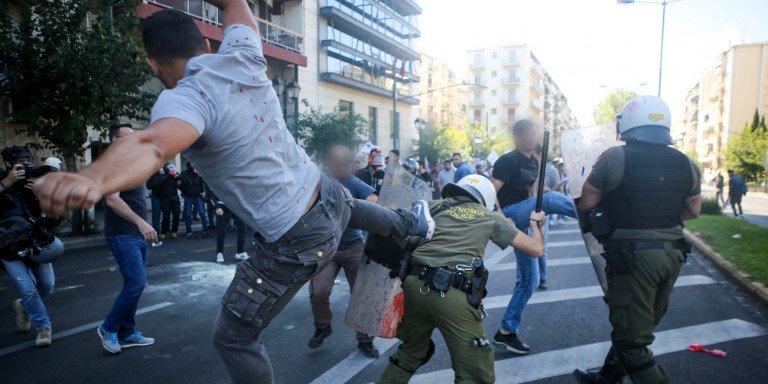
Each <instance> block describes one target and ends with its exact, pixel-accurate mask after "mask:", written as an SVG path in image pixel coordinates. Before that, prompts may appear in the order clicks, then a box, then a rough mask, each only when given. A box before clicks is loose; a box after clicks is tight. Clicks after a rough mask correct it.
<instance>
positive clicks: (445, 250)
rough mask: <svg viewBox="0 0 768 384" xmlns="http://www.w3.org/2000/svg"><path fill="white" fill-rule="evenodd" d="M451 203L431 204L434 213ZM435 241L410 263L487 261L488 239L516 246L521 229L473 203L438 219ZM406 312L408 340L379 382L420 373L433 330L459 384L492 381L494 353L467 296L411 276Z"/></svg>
mask: <svg viewBox="0 0 768 384" xmlns="http://www.w3.org/2000/svg"><path fill="white" fill-rule="evenodd" d="M443 202H449V203H454V202H455V201H454V200H452V199H446V200H436V201H433V202H431V203H430V210H432V211H433V212H434V211H435V209H436V207H437V206H438V205H440V204H441V203H443ZM434 220H435V227H436V228H437V230H436V231H435V234H434V236H433V237H432V240H431V241H429V242H425V243H422V244H421V245H420V246H419V247H417V248H416V250H415V251H414V252H413V255H412V258H411V263H412V264H416V265H421V266H426V267H433V268H435V267H448V268H449V269H451V270H455V268H456V265H457V264H463V265H469V264H471V263H472V260H473V259H475V258H478V257H482V256H483V253H484V252H485V247H486V245H487V244H488V240H491V241H493V242H494V243H495V244H496V245H498V246H499V247H501V248H506V247H508V246H510V245H512V241H513V240H514V238H515V236H517V232H518V231H517V229H516V228H515V227H514V225H512V223H511V222H510V221H508V220H507V219H505V218H504V217H503V216H501V215H500V214H497V213H495V212H491V211H489V210H488V209H487V208H486V207H485V206H483V205H480V204H476V203H473V202H467V203H463V204H461V205H458V206H454V207H452V208H450V209H448V210H446V211H444V212H442V213H439V214H437V215H435V216H434ZM402 287H403V292H404V295H405V299H404V302H405V303H404V310H405V312H404V314H403V318H402V320H401V321H400V324H399V325H398V328H397V338H398V339H400V340H402V341H403V344H402V345H400V348H398V350H397V352H395V354H394V355H393V356H392V357H391V358H390V362H391V363H390V364H389V365H388V366H387V369H386V370H385V371H384V373H383V374H382V376H381V378H379V381H378V383H383V384H391V383H407V382H408V380H410V378H411V376H412V375H413V373H414V372H415V371H416V369H417V368H418V367H419V366H420V365H421V364H422V362H423V361H424V360H425V359H427V358H428V351H429V348H430V347H429V345H430V339H431V337H432V331H433V330H434V329H435V328H437V329H438V330H439V331H440V333H441V334H442V335H443V338H444V339H445V342H446V344H447V346H448V352H449V353H450V355H451V362H452V365H453V370H454V372H455V374H456V379H455V382H456V383H493V382H494V381H495V376H494V371H493V349H492V347H491V345H490V344H488V343H487V341H488V337H487V336H486V333H485V328H484V327H483V322H482V321H481V314H480V310H478V309H476V308H475V307H473V306H472V305H470V304H469V302H468V301H467V294H466V293H464V292H462V291H461V290H459V289H455V288H450V289H448V291H446V292H445V294H441V293H440V292H437V291H435V290H428V289H426V286H425V285H424V281H423V280H421V279H419V278H418V277H416V276H408V277H406V278H405V281H403V283H402ZM483 342H485V343H483Z"/></svg>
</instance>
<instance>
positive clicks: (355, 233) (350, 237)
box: [339, 175, 376, 248]
mask: <svg viewBox="0 0 768 384" xmlns="http://www.w3.org/2000/svg"><path fill="white" fill-rule="evenodd" d="M342 184H343V185H344V186H345V187H346V188H347V189H349V192H350V193H352V197H354V198H355V199H361V200H365V199H367V198H368V196H370V195H371V194H373V193H374V192H376V191H375V190H374V189H373V188H371V186H370V185H368V184H366V183H364V182H363V181H362V180H360V179H358V178H357V177H355V176H353V175H349V176H347V178H346V179H345V180H344V181H343V182H342ZM362 239H365V234H364V233H363V231H362V230H360V229H357V228H347V229H346V230H345V231H344V233H342V234H341V241H340V242H339V248H344V246H345V245H348V244H349V243H352V242H354V241H356V240H362Z"/></svg>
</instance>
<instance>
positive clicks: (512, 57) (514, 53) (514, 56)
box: [507, 51, 517, 63]
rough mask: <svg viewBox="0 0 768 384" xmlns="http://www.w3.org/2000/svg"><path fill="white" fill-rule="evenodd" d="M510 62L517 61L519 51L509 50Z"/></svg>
mask: <svg viewBox="0 0 768 384" xmlns="http://www.w3.org/2000/svg"><path fill="white" fill-rule="evenodd" d="M507 60H509V62H510V63H516V62H517V51H509V54H508V58H507Z"/></svg>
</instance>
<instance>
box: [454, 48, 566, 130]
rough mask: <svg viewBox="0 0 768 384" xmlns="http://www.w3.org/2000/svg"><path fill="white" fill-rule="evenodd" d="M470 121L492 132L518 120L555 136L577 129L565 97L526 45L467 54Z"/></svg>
mask: <svg viewBox="0 0 768 384" xmlns="http://www.w3.org/2000/svg"><path fill="white" fill-rule="evenodd" d="M467 56H468V60H469V83H471V84H473V85H474V87H472V88H471V89H470V91H469V92H470V94H469V103H468V109H469V112H468V115H469V122H470V123H474V122H478V123H485V122H487V123H488V127H489V129H490V130H492V131H495V130H499V129H504V128H508V127H510V126H511V125H512V124H514V122H515V121H516V120H518V119H521V118H529V119H533V120H535V121H538V122H540V123H542V124H544V126H545V128H546V129H549V130H551V131H553V132H554V133H555V137H554V138H553V140H552V143H556V142H558V141H559V139H557V133H558V132H560V131H562V130H564V129H569V128H575V127H578V122H577V121H576V118H575V117H574V116H573V113H572V112H571V110H570V108H568V102H567V99H566V98H565V96H563V94H562V93H561V92H560V90H559V88H558V87H557V84H556V83H555V82H554V80H552V78H551V76H550V75H549V74H547V72H546V70H545V69H544V67H543V66H542V65H541V63H540V62H539V60H538V59H537V58H536V56H535V55H534V54H533V52H532V51H531V49H530V47H528V46H527V45H522V44H521V45H503V46H495V47H490V48H482V49H474V50H470V51H468V52H467Z"/></svg>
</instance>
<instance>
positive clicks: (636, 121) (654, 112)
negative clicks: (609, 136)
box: [616, 96, 672, 145]
mask: <svg viewBox="0 0 768 384" xmlns="http://www.w3.org/2000/svg"><path fill="white" fill-rule="evenodd" d="M671 125H672V117H671V115H670V113H669V107H668V106H667V103H665V102H664V100H662V99H660V98H658V97H656V96H638V97H635V98H634V99H632V100H630V101H629V102H628V103H627V104H626V105H625V106H624V108H623V109H622V111H621V114H619V115H616V131H617V132H618V134H619V138H620V139H621V140H624V141H631V140H634V141H644V142H647V143H652V144H661V145H671V144H672V135H671V134H670V133H669V129H670V126H671Z"/></svg>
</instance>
